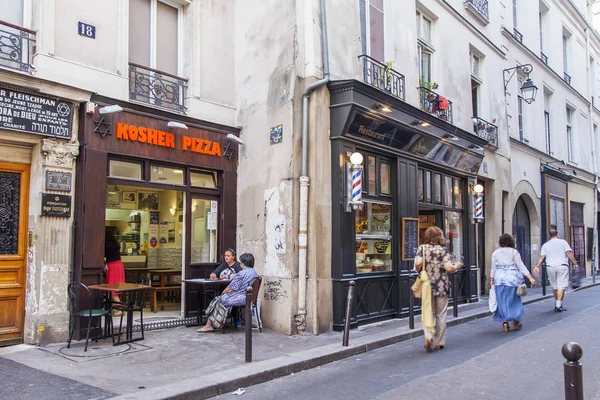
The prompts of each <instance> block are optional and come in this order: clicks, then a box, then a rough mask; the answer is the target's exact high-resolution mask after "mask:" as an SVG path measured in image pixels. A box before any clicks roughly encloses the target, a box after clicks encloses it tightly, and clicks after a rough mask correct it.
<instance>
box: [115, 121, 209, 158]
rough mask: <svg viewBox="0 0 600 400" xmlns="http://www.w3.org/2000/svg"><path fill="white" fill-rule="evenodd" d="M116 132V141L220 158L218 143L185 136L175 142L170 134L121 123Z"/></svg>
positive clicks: (118, 124) (173, 136)
mask: <svg viewBox="0 0 600 400" xmlns="http://www.w3.org/2000/svg"><path fill="white" fill-rule="evenodd" d="M116 130H117V132H116V135H115V137H116V138H117V139H121V140H128V141H134V142H139V143H145V144H147V145H152V146H160V147H167V148H171V149H176V148H179V149H181V150H183V151H190V152H192V153H201V154H207V155H209V156H217V157H221V145H220V144H219V142H213V141H210V140H205V139H198V138H194V137H189V136H185V135H184V136H181V137H180V138H179V139H178V140H176V138H175V135H173V134H172V133H170V132H163V131H160V130H157V129H150V128H146V127H143V126H139V127H138V126H135V125H127V124H123V123H121V122H118V123H117V128H116Z"/></svg>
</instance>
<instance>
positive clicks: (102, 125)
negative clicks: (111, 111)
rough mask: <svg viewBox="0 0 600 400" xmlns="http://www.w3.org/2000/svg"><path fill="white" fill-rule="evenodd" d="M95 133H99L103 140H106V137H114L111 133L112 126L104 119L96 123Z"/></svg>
mask: <svg viewBox="0 0 600 400" xmlns="http://www.w3.org/2000/svg"><path fill="white" fill-rule="evenodd" d="M94 133H99V134H100V136H102V139H104V137H105V136H106V135H112V133H111V132H110V124H109V123H108V122H106V121H105V120H104V117H102V118H100V120H95V121H94Z"/></svg>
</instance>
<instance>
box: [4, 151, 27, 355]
mask: <svg viewBox="0 0 600 400" xmlns="http://www.w3.org/2000/svg"><path fill="white" fill-rule="evenodd" d="M28 199H29V165H24V164H11V163H2V162H0V346H8V345H12V344H18V343H23V321H24V318H25V277H26V274H25V267H26V263H27V215H28Z"/></svg>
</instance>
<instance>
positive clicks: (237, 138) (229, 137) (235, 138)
mask: <svg viewBox="0 0 600 400" xmlns="http://www.w3.org/2000/svg"><path fill="white" fill-rule="evenodd" d="M227 139H230V140H233V141H234V142H238V143H239V144H241V145H243V144H244V141H243V140H242V139H240V138H239V137H237V136H235V135H234V134H233V133H228V134H227Z"/></svg>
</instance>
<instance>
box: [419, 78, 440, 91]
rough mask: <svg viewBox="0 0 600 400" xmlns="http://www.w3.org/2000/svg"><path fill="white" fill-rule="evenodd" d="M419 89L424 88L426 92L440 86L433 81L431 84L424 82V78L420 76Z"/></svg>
mask: <svg viewBox="0 0 600 400" xmlns="http://www.w3.org/2000/svg"><path fill="white" fill-rule="evenodd" d="M419 87H422V88H425V89H428V90H437V89H438V88H439V87H440V85H439V84H438V83H437V82H435V81H433V82H428V81H426V80H425V77H424V76H423V75H421V76H420V77H419Z"/></svg>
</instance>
